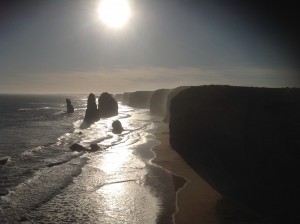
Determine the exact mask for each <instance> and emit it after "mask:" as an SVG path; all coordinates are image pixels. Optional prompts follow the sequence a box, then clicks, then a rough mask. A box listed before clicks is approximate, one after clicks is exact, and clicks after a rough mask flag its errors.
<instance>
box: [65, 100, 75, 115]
mask: <svg viewBox="0 0 300 224" xmlns="http://www.w3.org/2000/svg"><path fill="white" fill-rule="evenodd" d="M66 103H67V113H68V114H71V113H74V107H73V105H72V103H71V100H70V99H66Z"/></svg>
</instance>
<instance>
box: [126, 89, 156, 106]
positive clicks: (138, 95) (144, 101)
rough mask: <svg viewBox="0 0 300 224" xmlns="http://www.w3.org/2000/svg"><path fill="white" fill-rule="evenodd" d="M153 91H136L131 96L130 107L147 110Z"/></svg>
mask: <svg viewBox="0 0 300 224" xmlns="http://www.w3.org/2000/svg"><path fill="white" fill-rule="evenodd" d="M152 94H153V91H136V92H133V93H130V94H129V102H128V106H130V107H135V108H140V109H147V108H149V107H150V99H151V96H152Z"/></svg>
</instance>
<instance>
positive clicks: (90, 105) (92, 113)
mask: <svg viewBox="0 0 300 224" xmlns="http://www.w3.org/2000/svg"><path fill="white" fill-rule="evenodd" d="M99 119H100V114H99V111H98V109H97V105H96V97H95V95H94V94H93V93H90V95H89V97H88V101H87V108H86V111H85V117H84V121H85V122H86V123H88V124H92V123H94V122H95V121H98V120H99Z"/></svg>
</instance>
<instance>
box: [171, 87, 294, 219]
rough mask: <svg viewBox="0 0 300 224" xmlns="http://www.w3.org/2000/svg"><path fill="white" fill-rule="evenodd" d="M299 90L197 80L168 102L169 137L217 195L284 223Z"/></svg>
mask: <svg viewBox="0 0 300 224" xmlns="http://www.w3.org/2000/svg"><path fill="white" fill-rule="evenodd" d="M299 124H300V89H289V88H285V89H274V88H251V87H231V86H200V87H191V88H189V89H186V90H183V91H182V92H180V93H179V94H178V95H177V96H175V97H174V98H173V100H172V102H171V108H170V124H169V127H170V143H171V145H172V147H173V148H174V149H175V150H176V151H177V152H178V153H179V154H180V155H181V156H182V157H183V158H184V160H185V161H186V162H187V163H188V164H189V165H190V166H191V167H192V168H193V169H194V170H195V171H196V172H197V173H198V174H199V175H200V176H202V177H203V178H204V179H205V180H206V181H207V182H208V183H209V184H210V185H211V186H213V187H214V188H215V189H217V190H218V191H219V192H220V193H222V194H223V195H225V196H229V197H231V198H232V199H234V200H235V201H238V202H239V203H241V204H243V205H244V206H246V207H248V208H250V209H251V210H252V211H256V212H258V213H259V214H261V215H263V216H265V217H272V218H274V219H278V220H279V221H278V223H285V221H284V220H289V219H290V218H291V216H293V215H295V214H297V212H298V211H299V201H298V200H299V189H300V185H299V181H298V177H299V170H300V169H299V168H300V167H299V159H300V158H299V155H300V154H299V149H300V125H299Z"/></svg>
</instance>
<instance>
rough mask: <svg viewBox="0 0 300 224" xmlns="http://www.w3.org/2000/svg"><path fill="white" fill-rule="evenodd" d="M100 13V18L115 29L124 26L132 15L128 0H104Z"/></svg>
mask: <svg viewBox="0 0 300 224" xmlns="http://www.w3.org/2000/svg"><path fill="white" fill-rule="evenodd" d="M98 13H99V17H100V20H101V21H102V22H103V23H104V24H105V25H106V26H108V27H110V28H114V29H118V28H122V27H124V25H125V24H126V23H127V22H128V20H129V18H130V15H131V12H130V7H129V3H128V1H127V0H102V1H101V2H100V5H99V8H98Z"/></svg>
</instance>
